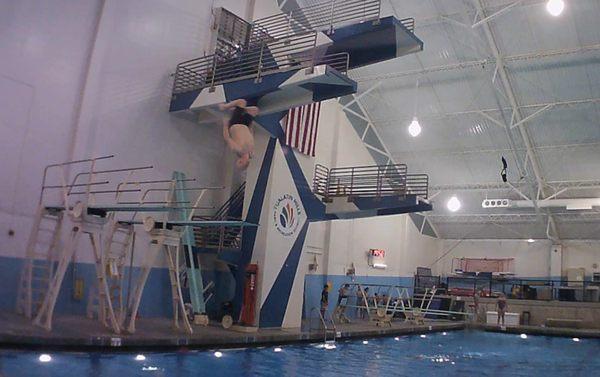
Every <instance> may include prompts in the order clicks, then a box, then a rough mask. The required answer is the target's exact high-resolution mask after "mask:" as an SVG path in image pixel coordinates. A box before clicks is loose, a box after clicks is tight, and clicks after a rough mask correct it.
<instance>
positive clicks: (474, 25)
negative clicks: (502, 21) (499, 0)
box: [471, 0, 523, 29]
mask: <svg viewBox="0 0 600 377" xmlns="http://www.w3.org/2000/svg"><path fill="white" fill-rule="evenodd" d="M522 2H523V0H517V1H515V2H514V3H512V4H509V5H507V6H505V7H504V8H502V9H500V10H499V11H497V12H496V13H493V14H490V15H489V16H487V17H485V18H484V19H482V20H479V21H477V22H475V23H474V24H473V25H471V27H472V28H473V29H475V28H476V27H478V26H479V25H481V24H484V23H486V22H490V21H491V20H493V19H494V18H496V17H498V16H501V15H503V14H504V13H506V12H508V11H509V10H511V9H512V8H514V7H515V6H517V5H520V4H521V3H522ZM477 14H479V13H477Z"/></svg>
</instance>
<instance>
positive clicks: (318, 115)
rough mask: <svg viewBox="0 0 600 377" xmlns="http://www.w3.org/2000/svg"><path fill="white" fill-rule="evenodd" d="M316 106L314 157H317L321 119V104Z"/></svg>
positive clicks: (312, 154)
mask: <svg viewBox="0 0 600 377" xmlns="http://www.w3.org/2000/svg"><path fill="white" fill-rule="evenodd" d="M316 105H317V116H316V120H315V122H314V124H315V135H314V137H313V144H312V145H313V147H312V153H311V154H310V155H311V156H313V157H315V152H316V145H317V132H318V131H319V117H320V116H321V102H318V103H317V104H316Z"/></svg>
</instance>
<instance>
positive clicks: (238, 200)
mask: <svg viewBox="0 0 600 377" xmlns="http://www.w3.org/2000/svg"><path fill="white" fill-rule="evenodd" d="M245 188H246V183H243V184H242V185H241V186H240V187H239V188H238V189H237V190H236V191H235V192H234V193H233V194H232V195H231V197H230V198H229V199H228V200H227V201H226V202H225V203H224V204H223V205H222V206H221V208H219V210H218V211H217V212H216V213H215V214H214V215H213V216H210V217H207V216H195V217H194V218H193V219H194V220H240V218H239V217H232V216H231V215H230V214H231V213H232V212H241V207H242V206H243V205H244V191H245ZM241 235H242V228H241V227H239V226H220V227H203V228H195V229H194V240H195V244H196V246H197V247H202V248H208V249H217V250H222V249H224V248H227V249H237V248H239V247H240V246H241Z"/></svg>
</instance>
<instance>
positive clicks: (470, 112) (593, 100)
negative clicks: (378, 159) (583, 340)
mask: <svg viewBox="0 0 600 377" xmlns="http://www.w3.org/2000/svg"><path fill="white" fill-rule="evenodd" d="M597 103H600V98H583V99H576V100H567V101H554V102H542V103H532V104H528V105H523V104H520V106H519V108H520V109H522V110H525V109H539V108H542V107H546V106H551V107H558V106H581V105H588V104H597ZM512 111H513V109H512V108H511V107H500V108H498V107H496V108H489V109H480V110H464V111H456V112H448V113H442V114H434V115H419V119H420V120H438V119H445V118H452V117H459V116H466V115H482V113H486V114H492V113H504V112H512ZM410 119H412V115H411V116H410V117H401V118H398V117H395V118H393V119H383V118H381V119H373V122H374V123H375V124H377V125H378V126H381V125H386V124H392V123H393V124H396V123H398V122H402V121H407V120H410ZM499 122H500V121H498V120H497V119H494V123H496V124H498V123H499ZM500 124H502V123H500Z"/></svg>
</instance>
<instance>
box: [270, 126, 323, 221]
mask: <svg viewBox="0 0 600 377" xmlns="http://www.w3.org/2000/svg"><path fill="white" fill-rule="evenodd" d="M279 145H280V146H281V150H282V151H283V155H284V156H285V160H286V161H287V164H288V168H289V169H290V174H292V179H293V180H294V185H295V186H296V190H297V191H298V195H300V200H301V201H302V205H303V206H304V210H305V211H306V216H307V217H308V220H309V221H313V220H323V219H325V204H323V202H321V201H320V200H319V199H318V198H317V197H316V196H315V194H313V192H312V189H311V187H310V185H309V184H308V181H307V180H306V177H305V176H304V172H303V171H302V168H301V167H300V164H299V163H298V159H297V158H296V155H295V153H294V150H293V149H292V148H291V147H289V146H287V145H285V141H284V139H283V136H282V137H281V138H279Z"/></svg>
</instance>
